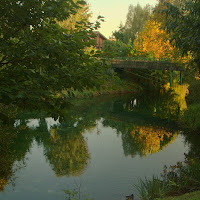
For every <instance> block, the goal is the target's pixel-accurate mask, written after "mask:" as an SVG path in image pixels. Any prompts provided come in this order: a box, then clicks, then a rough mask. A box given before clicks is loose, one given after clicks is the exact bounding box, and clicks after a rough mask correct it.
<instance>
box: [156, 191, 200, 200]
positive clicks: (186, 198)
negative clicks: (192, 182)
mask: <svg viewBox="0 0 200 200" xmlns="http://www.w3.org/2000/svg"><path fill="white" fill-rule="evenodd" d="M199 199H200V191H197V192H190V193H186V194H184V195H181V196H175V197H165V198H161V199H160V198H159V199H156V200H199Z"/></svg>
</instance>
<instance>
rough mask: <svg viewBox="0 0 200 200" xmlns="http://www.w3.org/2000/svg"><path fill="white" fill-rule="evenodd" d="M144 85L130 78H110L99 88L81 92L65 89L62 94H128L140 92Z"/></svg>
mask: <svg viewBox="0 0 200 200" xmlns="http://www.w3.org/2000/svg"><path fill="white" fill-rule="evenodd" d="M142 90H143V89H142V87H141V86H140V85H139V84H137V83H134V82H133V81H130V80H125V79H119V78H117V79H110V80H106V81H105V83H104V84H103V85H102V86H101V87H100V88H99V89H97V88H94V89H89V90H88V89H85V90H84V91H82V92H80V91H77V90H70V91H67V90H64V91H63V92H62V94H59V95H62V96H64V98H88V97H96V96H99V95H114V94H126V93H136V92H137V93H138V92H141V91H142Z"/></svg>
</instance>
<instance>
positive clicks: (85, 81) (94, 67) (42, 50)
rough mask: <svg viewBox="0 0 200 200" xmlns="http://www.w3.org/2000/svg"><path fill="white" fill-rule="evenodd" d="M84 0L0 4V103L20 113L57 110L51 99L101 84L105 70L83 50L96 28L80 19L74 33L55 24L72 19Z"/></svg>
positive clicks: (5, 1) (6, 1)
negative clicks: (66, 91) (34, 110)
mask: <svg viewBox="0 0 200 200" xmlns="http://www.w3.org/2000/svg"><path fill="white" fill-rule="evenodd" d="M85 4H86V2H85V1H84V0H80V1H76V2H74V1H72V0H51V1H48V0H29V1H25V0H20V1H17V0H16V1H14V0H2V1H1V2H0V19H1V20H0V43H1V45H0V83H1V84H0V103H2V104H4V105H5V104H13V105H15V106H16V107H20V108H27V107H28V108H33V109H35V108H41V107H42V108H48V109H49V110H53V108H55V107H56V106H57V107H61V105H62V104H61V101H62V100H61V98H60V99H58V98H56V96H55V94H56V93H60V92H61V91H62V90H63V89H66V90H70V89H71V88H74V89H75V90H80V91H81V90H83V89H84V88H92V87H94V86H99V85H100V84H101V81H103V77H102V71H103V70H104V66H103V64H102V63H101V62H100V61H99V60H98V59H96V57H97V56H98V55H97V54H94V56H93V57H90V56H89V55H88V54H87V53H85V49H86V48H87V47H90V46H91V45H92V44H94V41H93V40H91V38H92V31H93V30H94V29H95V28H97V27H98V26H99V22H98V23H97V24H92V23H90V22H87V20H85V19H82V20H81V21H79V22H77V23H76V25H75V28H74V29H73V30H72V29H71V30H69V29H66V28H63V27H61V26H60V25H59V24H58V23H57V22H58V21H64V20H67V19H68V18H70V17H71V16H72V15H75V14H76V12H77V9H78V8H80V7H81V6H83V5H85Z"/></svg>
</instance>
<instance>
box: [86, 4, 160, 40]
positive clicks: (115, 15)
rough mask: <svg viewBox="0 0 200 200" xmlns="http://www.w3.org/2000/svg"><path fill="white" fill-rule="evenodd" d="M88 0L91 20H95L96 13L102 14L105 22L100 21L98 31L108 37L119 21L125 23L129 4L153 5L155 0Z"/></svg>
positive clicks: (116, 27)
mask: <svg viewBox="0 0 200 200" xmlns="http://www.w3.org/2000/svg"><path fill="white" fill-rule="evenodd" d="M88 2H89V4H90V10H91V12H92V13H93V17H92V21H95V20H96V18H97V16H98V15H102V16H104V19H105V22H104V23H102V26H101V27H102V28H101V29H100V31H101V32H102V34H103V35H105V36H106V37H107V38H108V37H109V36H111V35H112V31H115V30H118V27H119V25H120V22H122V23H123V24H124V23H125V21H126V15H127V13H128V7H129V5H130V4H133V5H134V6H136V5H137V3H139V4H140V5H141V6H145V5H146V4H150V5H155V4H156V3H157V0H88Z"/></svg>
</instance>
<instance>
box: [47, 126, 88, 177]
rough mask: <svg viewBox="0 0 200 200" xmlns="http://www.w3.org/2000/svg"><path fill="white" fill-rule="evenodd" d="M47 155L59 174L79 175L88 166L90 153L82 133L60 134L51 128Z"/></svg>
mask: <svg viewBox="0 0 200 200" xmlns="http://www.w3.org/2000/svg"><path fill="white" fill-rule="evenodd" d="M44 147H45V152H44V153H45V156H46V157H47V158H48V161H49V163H50V165H51V167H52V169H53V170H54V172H55V173H56V175H57V176H70V175H72V176H79V175H80V174H82V173H83V172H84V170H85V169H86V168H87V166H88V160H89V159H90V154H89V152H88V147H87V143H86V141H85V139H84V137H83V135H82V134H70V133H66V134H62V135H61V134H59V133H58V132H57V131H56V129H51V137H50V140H49V143H48V145H47V144H45V146H44Z"/></svg>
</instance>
